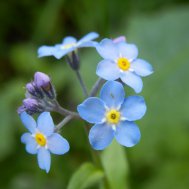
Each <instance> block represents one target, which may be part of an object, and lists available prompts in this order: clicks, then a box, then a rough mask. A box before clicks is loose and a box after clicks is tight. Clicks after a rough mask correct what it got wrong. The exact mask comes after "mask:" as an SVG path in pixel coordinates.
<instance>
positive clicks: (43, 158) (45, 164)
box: [37, 147, 51, 173]
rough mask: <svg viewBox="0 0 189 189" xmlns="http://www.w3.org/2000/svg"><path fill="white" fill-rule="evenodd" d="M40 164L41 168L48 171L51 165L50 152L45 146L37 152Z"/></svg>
mask: <svg viewBox="0 0 189 189" xmlns="http://www.w3.org/2000/svg"><path fill="white" fill-rule="evenodd" d="M37 160H38V165H39V167H40V168H41V169H43V170H46V172H47V173H48V172H49V170H50V166H51V156H50V152H49V151H48V150H47V149H45V148H44V147H41V148H39V150H38V153H37Z"/></svg>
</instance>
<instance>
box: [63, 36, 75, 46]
mask: <svg viewBox="0 0 189 189" xmlns="http://www.w3.org/2000/svg"><path fill="white" fill-rule="evenodd" d="M76 42H77V40H76V38H75V37H72V36H68V37H65V38H64V39H63V40H62V44H63V45H67V44H73V43H76Z"/></svg>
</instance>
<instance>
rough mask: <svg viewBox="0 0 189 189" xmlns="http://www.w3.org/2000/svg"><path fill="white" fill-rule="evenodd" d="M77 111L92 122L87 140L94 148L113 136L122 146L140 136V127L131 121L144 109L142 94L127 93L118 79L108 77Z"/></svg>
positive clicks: (100, 148)
mask: <svg viewBox="0 0 189 189" xmlns="http://www.w3.org/2000/svg"><path fill="white" fill-rule="evenodd" d="M77 110H78V112H79V115H80V116H81V117H82V118H83V119H84V120H86V121H87V122H89V123H93V124H95V125H94V126H93V127H92V128H91V130H90V132H89V141H90V144H91V145H92V147H93V148H94V149H96V150H102V149H104V148H106V147H107V146H108V145H109V144H110V143H111V141H112V140H113V138H114V137H115V139H116V140H117V141H118V142H119V143H120V144H121V145H123V146H127V147H132V146H134V145H135V144H137V143H138V142H139V140H140V131H139V128H138V126H137V125H136V124H135V123H134V122H133V121H135V120H138V119H141V118H142V117H143V116H144V114H145V112H146V105H145V102H144V99H143V97H140V96H129V97H127V98H125V91H124V88H123V86H122V84H121V83H119V82H117V81H108V82H106V83H105V84H104V86H103V87H102V89H101V92H100V98H97V97H90V98H88V99H86V100H85V101H84V102H83V103H82V104H80V105H79V106H78V108H77Z"/></svg>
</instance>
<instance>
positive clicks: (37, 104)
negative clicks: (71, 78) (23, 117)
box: [17, 72, 56, 115]
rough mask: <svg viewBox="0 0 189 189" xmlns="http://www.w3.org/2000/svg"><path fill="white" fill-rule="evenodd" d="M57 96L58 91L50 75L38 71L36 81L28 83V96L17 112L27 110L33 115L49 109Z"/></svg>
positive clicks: (35, 76)
mask: <svg viewBox="0 0 189 189" xmlns="http://www.w3.org/2000/svg"><path fill="white" fill-rule="evenodd" d="M55 98H56V92H55V89H54V87H53V85H52V83H51V80H50V78H49V76H48V75H46V74H44V73H42V72H36V73H35V75H34V81H32V82H30V83H27V84H26V98H25V99H24V100H23V105H22V106H20V107H19V108H18V110H17V112H18V113H19V114H21V113H22V112H25V111H26V112H27V113H28V114H30V115H32V114H35V113H41V112H44V111H48V110H49V108H50V107H51V102H52V101H53V100H54V99H55Z"/></svg>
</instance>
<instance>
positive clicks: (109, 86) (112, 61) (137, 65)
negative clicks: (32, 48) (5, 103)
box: [18, 32, 153, 172]
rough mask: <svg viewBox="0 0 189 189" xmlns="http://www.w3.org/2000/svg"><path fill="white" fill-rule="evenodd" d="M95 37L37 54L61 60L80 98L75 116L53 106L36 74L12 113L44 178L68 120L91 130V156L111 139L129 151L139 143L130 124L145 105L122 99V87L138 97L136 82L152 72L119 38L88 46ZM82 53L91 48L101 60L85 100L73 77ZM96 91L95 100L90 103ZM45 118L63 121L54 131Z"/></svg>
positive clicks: (47, 86)
mask: <svg viewBox="0 0 189 189" xmlns="http://www.w3.org/2000/svg"><path fill="white" fill-rule="evenodd" d="M97 37H98V34H97V33H95V32H91V33H89V34H87V35H86V36H84V37H83V38H81V39H80V40H78V41H77V40H76V38H74V37H71V36H69V37H66V38H64V39H63V42H62V44H57V45H55V46H42V47H40V48H39V49H38V56H39V57H43V56H54V57H55V58H57V59H60V58H62V57H64V56H65V60H66V61H67V62H68V63H69V65H70V67H71V68H72V70H73V71H74V72H75V73H76V76H77V77H78V80H79V82H80V84H81V87H82V90H83V92H84V94H85V97H86V99H84V101H83V102H82V103H81V104H79V105H78V106H77V112H73V111H70V110H67V109H65V108H64V107H62V106H61V105H60V104H59V103H58V101H57V99H56V92H55V88H54V86H53V85H52V83H51V80H50V78H49V76H48V75H46V74H44V73H41V72H36V73H35V75H34V81H32V82H30V83H28V84H26V98H25V99H24V100H23V105H22V106H20V107H19V108H18V113H19V115H20V118H21V121H22V123H23V124H24V126H25V127H26V128H27V129H28V131H29V132H28V133H25V134H23V135H22V137H21V141H22V142H23V143H24V144H25V145H26V151H27V152H28V153H30V154H37V159H38V164H39V167H40V168H41V169H44V170H46V172H49V170H50V164H51V163H50V162H51V161H50V153H53V154H58V155H62V154H65V153H66V152H68V151H69V143H68V142H67V140H66V139H64V138H63V137H62V136H61V135H60V134H58V133H57V132H60V129H61V128H62V127H63V126H64V125H65V124H66V123H68V122H69V121H70V120H72V119H83V120H85V121H87V122H88V123H90V124H94V125H93V126H92V128H91V129H90V131H89V142H90V144H91V146H92V148H93V149H95V150H103V149H105V148H106V147H107V146H108V145H110V143H111V142H112V140H113V138H115V139H116V140H117V142H118V143H119V144H121V145H123V146H126V147H132V146H134V145H136V144H137V143H138V142H139V140H140V137H141V134H140V130H139V128H138V126H137V125H136V123H135V122H134V121H136V120H139V119H141V118H142V117H143V116H144V114H145V112H146V109H147V108H146V104H145V101H144V98H143V97H142V96H135V95H133V96H127V97H125V89H124V85H125V84H126V85H127V86H129V87H131V88H132V89H134V91H135V92H136V93H140V92H141V91H142V88H143V82H142V79H141V77H145V76H148V75H150V74H152V73H153V68H152V66H151V65H150V64H149V63H148V62H147V61H145V60H143V59H139V58H137V57H138V49H137V47H136V45H134V44H129V43H127V41H126V38H125V37H124V36H120V37H117V38H115V39H103V40H102V41H101V42H99V43H98V42H96V41H93V40H94V39H96V38H97ZM82 47H94V48H95V49H96V50H97V52H98V53H99V55H100V56H101V57H102V58H103V60H102V61H100V62H99V63H98V66H97V69H96V74H97V75H98V76H99V79H98V80H97V82H96V83H95V84H94V86H93V87H92V90H91V93H90V95H88V94H89V93H88V91H87V89H86V87H85V84H84V81H83V80H82V76H81V75H80V72H79V70H80V59H79V55H78V50H79V49H80V48H82ZM103 83H105V84H104V85H103V86H102V84H103ZM100 88H101V90H100V95H99V97H96V95H97V94H98V91H99V89H100ZM50 112H57V113H59V114H61V115H62V116H63V117H64V118H63V120H62V121H61V122H60V123H59V124H57V125H56V126H55V125H54V123H53V120H52V117H51V115H50ZM35 113H40V115H39V117H38V119H37V123H36V122H35V120H34V119H33V117H32V115H33V114H35Z"/></svg>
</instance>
